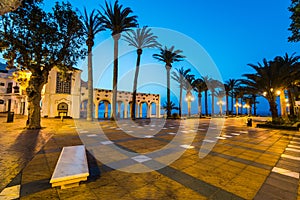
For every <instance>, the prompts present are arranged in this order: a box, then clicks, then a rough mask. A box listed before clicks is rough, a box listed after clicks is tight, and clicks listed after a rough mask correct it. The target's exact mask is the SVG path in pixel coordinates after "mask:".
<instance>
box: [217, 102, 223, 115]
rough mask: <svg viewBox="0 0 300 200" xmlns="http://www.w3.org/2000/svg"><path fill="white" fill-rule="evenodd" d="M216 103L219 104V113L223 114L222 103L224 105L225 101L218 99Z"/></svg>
mask: <svg viewBox="0 0 300 200" xmlns="http://www.w3.org/2000/svg"><path fill="white" fill-rule="evenodd" d="M217 105H218V106H219V109H220V115H222V114H223V105H225V102H224V101H222V100H219V101H218V102H217Z"/></svg>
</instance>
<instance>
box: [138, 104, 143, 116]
mask: <svg viewBox="0 0 300 200" xmlns="http://www.w3.org/2000/svg"><path fill="white" fill-rule="evenodd" d="M139 107H140V118H142V117H143V104H142V103H140V106H139Z"/></svg>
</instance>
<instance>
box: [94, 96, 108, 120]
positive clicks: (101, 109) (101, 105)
mask: <svg viewBox="0 0 300 200" xmlns="http://www.w3.org/2000/svg"><path fill="white" fill-rule="evenodd" d="M97 109H98V116H97V118H102V119H109V118H110V116H111V102H110V100H109V99H100V101H98V103H97Z"/></svg>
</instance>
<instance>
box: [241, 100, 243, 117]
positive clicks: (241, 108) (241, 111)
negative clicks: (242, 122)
mask: <svg viewBox="0 0 300 200" xmlns="http://www.w3.org/2000/svg"><path fill="white" fill-rule="evenodd" d="M241 115H243V98H242V97H241Z"/></svg>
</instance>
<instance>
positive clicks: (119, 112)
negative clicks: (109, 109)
mask: <svg viewBox="0 0 300 200" xmlns="http://www.w3.org/2000/svg"><path fill="white" fill-rule="evenodd" d="M121 104H122V102H121V101H118V111H117V118H120V116H121Z"/></svg>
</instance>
